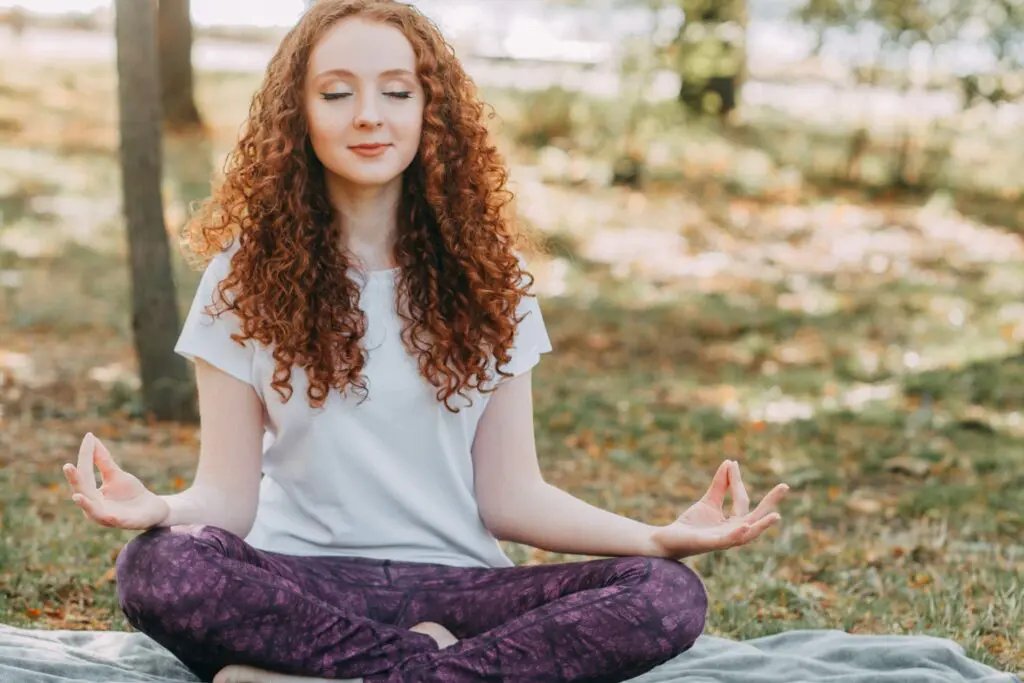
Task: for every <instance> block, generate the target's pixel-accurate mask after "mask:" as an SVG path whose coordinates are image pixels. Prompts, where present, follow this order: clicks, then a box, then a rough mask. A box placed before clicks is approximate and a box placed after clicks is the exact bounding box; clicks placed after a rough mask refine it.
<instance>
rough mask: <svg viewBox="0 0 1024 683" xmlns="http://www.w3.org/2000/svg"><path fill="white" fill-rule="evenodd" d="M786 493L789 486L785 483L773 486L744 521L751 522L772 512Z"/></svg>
mask: <svg viewBox="0 0 1024 683" xmlns="http://www.w3.org/2000/svg"><path fill="white" fill-rule="evenodd" d="M787 493H789V486H788V485H786V484H779V485H778V486H776V487H775V488H773V489H772V490H771V491H769V492H768V495H766V496H765V497H764V498H762V499H761V502H760V503H759V504H758V506H757V507H756V508H754V511H753V512H751V513H750V514H749V515H747V519H746V521H748V522H751V523H753V522H756V521H757V520H759V519H761V518H762V517H764V516H765V515H767V514H769V513H771V512H774V511H775V508H776V507H777V506H778V504H779V503H780V502H782V499H783V498H785V497H786V494H787Z"/></svg>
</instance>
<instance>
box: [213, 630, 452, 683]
mask: <svg viewBox="0 0 1024 683" xmlns="http://www.w3.org/2000/svg"><path fill="white" fill-rule="evenodd" d="M409 630H410V631H416V632H417V633H424V634H426V635H428V636H430V637H431V638H433V639H434V641H435V642H437V645H438V647H440V648H441V649H442V650H443V649H444V648H446V647H451V646H452V645H454V644H455V643H457V642H459V639H458V638H456V637H455V636H454V635H453V634H452V632H451V631H449V630H448V629H446V628H445V627H444V626H441V624H437V623H434V622H432V621H424V622H423V623H420V624H416V625H415V626H413V627H412V628H410V629H409ZM213 683H363V679H361V678H342V679H327V678H307V677H305V676H291V675H288V674H279V673H274V672H273V671H265V670H263V669H257V668H255V667H251V666H242V665H240V664H232V665H230V666H226V667H224V668H223V669H221V670H220V671H218V672H217V675H216V676H214V678H213Z"/></svg>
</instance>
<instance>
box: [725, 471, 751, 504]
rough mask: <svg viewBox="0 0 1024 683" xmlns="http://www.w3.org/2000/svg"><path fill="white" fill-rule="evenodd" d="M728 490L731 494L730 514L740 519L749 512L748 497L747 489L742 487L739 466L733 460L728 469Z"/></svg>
mask: <svg viewBox="0 0 1024 683" xmlns="http://www.w3.org/2000/svg"><path fill="white" fill-rule="evenodd" d="M729 490H730V492H731V493H732V514H733V515H735V516H737V517H742V516H743V515H745V514H747V513H748V512H750V496H748V495H747V489H746V488H745V487H744V486H743V478H742V477H741V476H740V464H739V463H738V462H736V461H735V460H733V461H732V467H730V468H729Z"/></svg>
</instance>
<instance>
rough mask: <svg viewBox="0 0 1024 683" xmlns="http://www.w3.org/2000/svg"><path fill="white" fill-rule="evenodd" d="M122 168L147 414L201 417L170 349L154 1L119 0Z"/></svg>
mask: <svg viewBox="0 0 1024 683" xmlns="http://www.w3.org/2000/svg"><path fill="white" fill-rule="evenodd" d="M115 11H116V36H117V73H118V101H119V107H120V114H121V120H120V126H121V149H120V153H121V174H122V181H121V184H122V187H123V201H124V213H125V219H126V223H127V230H128V247H129V258H130V262H131V289H132V333H133V336H134V342H135V352H136V356H137V358H138V361H139V370H140V375H141V379H142V403H143V409H144V411H145V413H146V414H147V416H152V417H155V418H156V419H158V420H188V421H194V420H195V419H196V417H197V416H196V409H195V401H194V399H193V387H192V383H191V380H190V376H189V372H188V366H187V361H186V360H185V359H184V358H182V357H180V356H178V355H176V354H175V353H174V351H173V346H174V340H175V339H176V337H177V335H178V333H179V331H180V329H179V325H180V319H179V316H178V308H177V300H176V297H175V286H174V274H173V271H172V269H171V253H170V245H169V243H168V242H169V240H168V239H167V232H166V230H165V229H164V211H163V200H162V199H161V196H160V177H161V141H160V136H161V122H160V117H161V106H160V97H159V95H160V93H159V91H158V88H159V86H158V83H159V80H158V77H157V74H158V67H157V54H156V47H155V45H154V42H153V40H152V36H153V35H154V32H155V31H156V0H115Z"/></svg>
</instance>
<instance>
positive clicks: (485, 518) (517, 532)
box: [480, 480, 547, 543]
mask: <svg viewBox="0 0 1024 683" xmlns="http://www.w3.org/2000/svg"><path fill="white" fill-rule="evenodd" d="M545 486H547V484H546V483H545V482H544V481H543V480H539V481H536V482H529V483H526V484H517V485H514V486H509V485H506V486H504V487H502V488H501V490H499V491H490V492H487V493H485V494H484V495H481V496H480V520H481V521H482V522H483V523H484V527H486V528H487V531H488V532H490V534H491V535H492V536H494V537H495V538H497V539H498V540H501V541H511V542H513V543H518V542H522V540H523V539H522V534H521V527H522V520H523V519H524V516H525V513H524V511H525V510H529V509H533V507H532V506H533V505H534V504H533V503H532V502H531V501H533V500H535V494H536V493H537V492H538V491H540V490H541V489H542V488H543V487H545Z"/></svg>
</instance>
